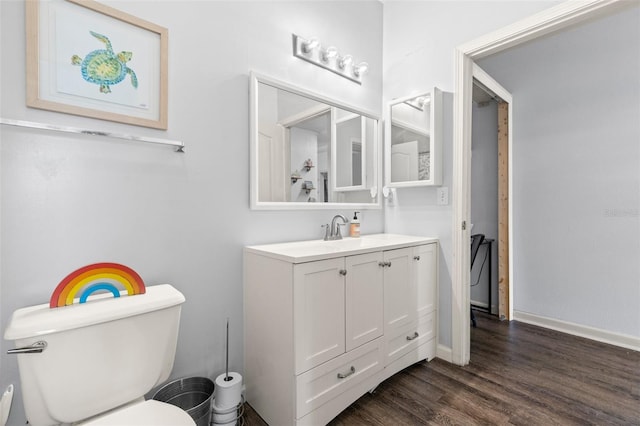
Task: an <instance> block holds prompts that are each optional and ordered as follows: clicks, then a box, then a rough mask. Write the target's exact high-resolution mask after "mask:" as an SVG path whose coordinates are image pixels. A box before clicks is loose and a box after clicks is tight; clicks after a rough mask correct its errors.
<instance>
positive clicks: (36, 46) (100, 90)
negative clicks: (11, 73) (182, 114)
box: [26, 0, 168, 130]
mask: <svg viewBox="0 0 640 426" xmlns="http://www.w3.org/2000/svg"><path fill="white" fill-rule="evenodd" d="M26 26H27V52H26V54H27V106H29V107H33V108H40V109H46V110H51V111H57V112H62V113H67V114H74V115H81V116H85V117H92V118H98V119H102V120H110V121H116V122H120V123H126V124H132V125H137V126H144V127H151V128H156V129H165V130H166V129H167V125H168V123H167V113H168V111H167V93H168V90H167V89H168V88H167V85H168V76H167V71H168V58H167V54H168V30H167V29H166V28H163V27H161V26H159V25H156V24H153V23H151V22H148V21H145V20H142V19H140V18H137V17H135V16H132V15H129V14H127V13H124V12H122V11H120V10H117V9H114V8H112V7H109V6H106V5H104V4H101V3H98V2H96V1H93V0H27V1H26Z"/></svg>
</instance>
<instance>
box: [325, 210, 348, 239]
mask: <svg viewBox="0 0 640 426" xmlns="http://www.w3.org/2000/svg"><path fill="white" fill-rule="evenodd" d="M338 219H342V223H338ZM347 223H349V220H348V219H347V218H346V217H344V216H343V215H341V214H337V215H335V216H334V217H333V219H331V233H330V234H329V238H328V239H329V240H341V239H342V234H341V233H340V226H341V225H346V224H347Z"/></svg>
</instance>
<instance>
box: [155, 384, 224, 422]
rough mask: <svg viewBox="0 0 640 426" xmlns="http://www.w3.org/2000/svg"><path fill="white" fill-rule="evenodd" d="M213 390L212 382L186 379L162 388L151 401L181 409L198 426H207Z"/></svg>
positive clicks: (209, 418) (209, 419)
mask: <svg viewBox="0 0 640 426" xmlns="http://www.w3.org/2000/svg"><path fill="white" fill-rule="evenodd" d="M213 389H214V384H213V381H212V380H210V379H208V378H206V377H186V378H183V379H178V380H174V381H172V382H169V383H167V384H166V385H164V386H162V387H161V388H160V389H159V390H158V391H157V392H156V393H155V395H153V399H155V400H157V401H162V402H166V403H168V404H172V405H175V406H177V407H180V408H182V409H183V410H184V411H186V412H187V413H188V414H189V415H190V416H191V418H192V419H193V420H194V421H195V422H196V425H198V426H209V422H210V421H211V401H212V399H213Z"/></svg>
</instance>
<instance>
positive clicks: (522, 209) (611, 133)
mask: <svg viewBox="0 0 640 426" xmlns="http://www.w3.org/2000/svg"><path fill="white" fill-rule="evenodd" d="M480 66H482V67H483V68H484V69H485V70H486V71H487V72H489V74H491V75H492V76H493V77H494V78H495V79H496V80H498V81H499V82H500V83H501V84H502V85H503V86H504V87H505V88H506V89H507V90H509V91H510V92H511V93H512V94H513V105H514V114H513V120H514V124H513V127H514V135H513V138H514V145H513V168H512V170H513V215H514V237H513V238H514V241H513V242H514V265H513V269H514V309H515V310H516V311H522V312H526V313H530V314H534V315H538V316H542V317H546V318H551V319H554V320H561V321H567V322H571V323H576V324H580V325H583V326H587V327H593V328H597V329H600V330H604V331H607V332H612V333H620V334H626V335H629V336H635V337H636V338H637V337H640V262H638V259H640V213H639V211H640V144H639V141H640V120H639V117H640V78H639V76H640V5H638V4H637V3H636V6H635V7H633V8H631V9H627V10H624V11H621V12H618V13H616V14H614V15H611V16H608V17H604V18H601V19H598V20H596V21H593V22H588V23H584V24H582V25H580V26H578V27H575V28H573V29H570V30H567V31H565V32H562V33H560V34H558V35H554V36H548V37H545V38H543V39H541V40H538V41H535V42H530V43H527V44H525V45H523V46H521V47H518V48H514V49H510V50H508V51H506V52H504V53H500V54H497V55H494V56H491V57H488V58H486V59H483V60H482V61H480Z"/></svg>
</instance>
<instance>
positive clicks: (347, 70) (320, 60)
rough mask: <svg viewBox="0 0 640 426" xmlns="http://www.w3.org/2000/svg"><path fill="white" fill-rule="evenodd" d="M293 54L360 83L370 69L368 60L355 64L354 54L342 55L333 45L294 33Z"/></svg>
mask: <svg viewBox="0 0 640 426" xmlns="http://www.w3.org/2000/svg"><path fill="white" fill-rule="evenodd" d="M293 56H295V57H297V58H300V59H303V60H305V61H307V62H310V63H312V64H314V65H317V66H319V67H321V68H324V69H326V70H329V71H331V72H333V73H336V74H338V75H341V76H342V77H344V78H346V79H349V80H351V81H353V82H354V83H358V84H362V76H363V75H364V74H365V73H366V72H367V70H368V69H369V64H367V63H366V62H360V63H359V64H357V65H355V63H354V60H353V56H351V55H341V54H339V53H338V49H336V48H335V47H333V46H328V47H323V46H322V45H321V44H320V42H319V41H318V39H317V38H315V37H311V38H304V37H300V36H298V35H296V34H293Z"/></svg>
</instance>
